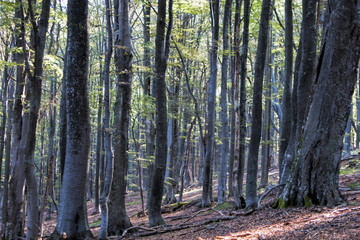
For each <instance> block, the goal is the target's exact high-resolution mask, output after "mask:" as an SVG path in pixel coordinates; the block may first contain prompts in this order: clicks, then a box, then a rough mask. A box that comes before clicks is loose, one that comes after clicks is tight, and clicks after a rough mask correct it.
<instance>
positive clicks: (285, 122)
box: [279, 0, 293, 176]
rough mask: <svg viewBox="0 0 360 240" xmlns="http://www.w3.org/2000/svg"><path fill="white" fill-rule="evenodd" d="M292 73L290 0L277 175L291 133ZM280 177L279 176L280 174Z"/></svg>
mask: <svg viewBox="0 0 360 240" xmlns="http://www.w3.org/2000/svg"><path fill="white" fill-rule="evenodd" d="M292 72H293V17H292V0H286V1H285V81H284V92H283V97H282V113H283V115H282V116H283V117H282V121H281V126H280V144H279V173H282V169H283V161H284V155H285V151H286V148H287V146H288V144H289V139H290V133H291V119H292V118H291V111H292V109H291V107H292V106H291V85H292ZM280 176H281V174H280Z"/></svg>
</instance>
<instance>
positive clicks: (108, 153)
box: [98, 0, 114, 239]
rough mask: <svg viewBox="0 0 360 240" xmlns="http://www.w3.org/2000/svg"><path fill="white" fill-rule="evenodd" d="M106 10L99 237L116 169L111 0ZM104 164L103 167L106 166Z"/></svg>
mask: <svg viewBox="0 0 360 240" xmlns="http://www.w3.org/2000/svg"><path fill="white" fill-rule="evenodd" d="M105 8H106V9H105V10H106V29H107V35H108V39H107V41H108V46H107V49H106V55H105V64H104V146H105V163H103V164H102V165H105V166H106V169H105V171H106V173H105V179H104V184H103V188H102V191H101V196H100V206H101V229H100V233H99V237H98V239H107V237H108V236H107V231H108V227H109V209H108V204H109V203H108V202H109V196H110V188H111V184H112V181H113V171H114V157H113V153H112V145H111V131H110V104H111V103H110V63H111V56H112V52H113V31H112V25H111V11H112V9H111V7H110V0H105ZM105 166H103V167H105Z"/></svg>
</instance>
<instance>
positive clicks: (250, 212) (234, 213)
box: [230, 208, 256, 216]
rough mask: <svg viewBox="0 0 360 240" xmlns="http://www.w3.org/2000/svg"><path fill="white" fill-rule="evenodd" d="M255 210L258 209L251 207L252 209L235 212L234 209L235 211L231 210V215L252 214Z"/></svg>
mask: <svg viewBox="0 0 360 240" xmlns="http://www.w3.org/2000/svg"><path fill="white" fill-rule="evenodd" d="M255 211H256V209H254V208H252V209H250V210H248V211H246V212H235V211H234V212H231V213H230V215H231V216H248V215H250V214H252V213H253V212H255Z"/></svg>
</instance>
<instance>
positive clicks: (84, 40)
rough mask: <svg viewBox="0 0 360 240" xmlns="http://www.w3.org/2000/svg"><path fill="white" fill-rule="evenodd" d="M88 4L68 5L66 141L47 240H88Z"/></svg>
mask: <svg viewBox="0 0 360 240" xmlns="http://www.w3.org/2000/svg"><path fill="white" fill-rule="evenodd" d="M87 15H88V1H87V0H70V1H68V23H67V24H68V38H67V49H66V58H67V60H66V62H67V65H66V67H67V74H66V75H67V76H66V83H65V84H66V111H67V115H66V117H67V130H66V132H67V141H66V156H65V166H64V175H63V179H62V186H61V194H60V206H59V212H58V218H57V224H56V228H55V230H54V233H53V234H52V235H51V237H50V239H59V238H60V236H61V235H62V234H63V233H65V234H66V236H67V238H68V239H86V238H88V237H91V235H92V234H91V232H90V228H89V223H88V219H87V207H86V190H87V189H86V185H87V178H88V165H89V156H90V119H89V114H90V110H89V99H88V87H87V86H88V58H89V42H88V30H87Z"/></svg>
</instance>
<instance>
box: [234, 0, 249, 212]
mask: <svg viewBox="0 0 360 240" xmlns="http://www.w3.org/2000/svg"><path fill="white" fill-rule="evenodd" d="M249 25H250V0H244V30H243V45H242V49H241V57H240V59H239V60H240V103H239V124H240V125H239V138H240V139H239V163H238V169H237V175H236V181H237V187H236V191H235V195H234V199H235V203H236V208H240V207H241V201H240V198H241V197H242V196H243V178H244V172H245V148H246V75H247V74H246V72H247V64H246V63H247V56H248V47H249Z"/></svg>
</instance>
